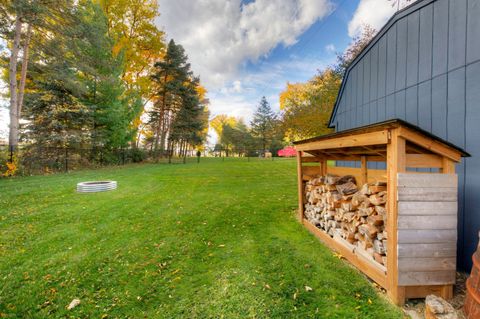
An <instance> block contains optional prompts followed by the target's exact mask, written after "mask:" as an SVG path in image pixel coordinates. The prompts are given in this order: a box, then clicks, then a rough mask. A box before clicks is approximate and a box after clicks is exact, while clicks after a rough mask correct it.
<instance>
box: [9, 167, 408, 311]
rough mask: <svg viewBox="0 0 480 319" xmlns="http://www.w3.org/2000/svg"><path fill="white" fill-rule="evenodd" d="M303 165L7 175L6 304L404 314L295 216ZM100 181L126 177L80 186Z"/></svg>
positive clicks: (17, 308)
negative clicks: (99, 187) (111, 187)
mask: <svg viewBox="0 0 480 319" xmlns="http://www.w3.org/2000/svg"><path fill="white" fill-rule="evenodd" d="M295 174H296V170H295V162H294V161H293V160H275V161H261V160H255V161H253V160H252V161H250V162H248V161H246V160H245V159H226V160H225V161H221V160H219V159H202V161H201V163H200V164H196V163H187V164H185V165H182V164H175V165H166V164H142V165H127V166H124V167H111V168H104V169H98V170H90V171H77V172H72V173H70V174H58V175H50V176H33V177H25V178H14V179H9V180H5V179H3V180H0V190H1V193H0V204H1V207H0V234H1V236H0V278H1V285H0V286H1V287H0V313H1V314H2V316H6V317H7V318H18V317H21V318H44V317H47V316H48V317H52V318H63V317H70V316H71V317H80V318H87V317H88V318H102V316H103V317H105V318H141V317H146V318H401V317H402V316H401V313H400V311H399V310H398V309H397V308H396V307H394V306H392V305H391V304H389V303H388V302H387V301H386V300H385V299H384V298H383V296H381V295H379V294H378V293H377V292H376V291H375V289H374V288H373V287H372V284H371V283H370V282H369V281H368V280H366V279H365V277H363V276H362V275H361V274H360V273H359V272H358V271H356V270H355V269H353V268H352V267H350V266H349V265H347V264H346V263H345V262H344V261H342V260H340V259H338V258H336V257H335V256H334V254H333V253H332V252H331V251H329V250H328V249H327V248H325V247H324V246H323V245H321V244H320V243H319V242H318V240H316V239H315V238H314V237H313V236H312V235H310V234H309V233H308V232H307V231H306V230H305V229H304V228H303V227H302V226H301V225H300V224H299V223H298V222H297V221H296V220H295V217H294V213H293V211H294V209H295V208H296V203H297V199H296V176H295ZM102 179H113V180H116V181H118V185H119V187H118V189H117V190H115V191H111V192H105V193H98V194H77V193H76V192H75V186H76V183H77V182H81V181H86V180H102ZM306 286H308V287H309V288H312V290H311V291H307V290H306V288H305V287H306ZM309 288H307V289H308V290H310V289H309ZM74 298H79V299H80V300H81V303H80V305H79V306H77V307H76V308H74V309H73V310H67V309H66V306H67V305H68V304H69V303H70V302H71V301H72V300H73V299H74Z"/></svg>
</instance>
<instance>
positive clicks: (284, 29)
mask: <svg viewBox="0 0 480 319" xmlns="http://www.w3.org/2000/svg"><path fill="white" fill-rule="evenodd" d="M392 1H394V0H202V1H197V0H195V1H192V0H175V1H172V0H158V3H159V8H160V16H159V18H158V19H157V21H156V23H157V25H158V27H159V28H161V29H163V30H164V31H165V33H166V40H169V39H170V38H173V39H175V41H176V42H177V43H180V44H182V45H183V46H184V48H185V50H186V52H187V54H188V56H189V60H190V62H191V64H192V69H193V71H194V72H195V73H196V74H197V75H199V76H200V78H201V82H202V84H203V85H204V86H205V87H206V89H207V90H208V98H209V100H210V106H209V108H210V111H211V117H213V116H215V115H218V114H227V115H231V116H236V117H241V118H243V119H244V120H245V121H246V122H247V123H248V122H249V121H250V119H251V117H252V114H253V112H254V111H255V108H256V106H257V104H258V102H259V100H260V98H261V97H262V96H266V97H267V100H268V101H269V102H270V104H271V105H272V108H273V109H274V110H276V111H278V110H279V102H278V98H279V93H280V92H281V91H282V90H283V89H284V88H285V86H286V83H287V82H290V83H295V82H304V81H306V80H308V79H309V78H311V77H312V76H313V75H314V74H315V73H316V72H317V70H319V69H320V70H321V69H324V68H325V67H327V66H329V65H332V64H333V63H334V62H335V59H336V55H335V53H336V52H342V51H343V50H344V49H345V48H346V47H347V46H348V44H349V43H350V42H351V39H352V37H353V36H354V35H356V34H358V33H359V32H360V31H361V28H362V26H363V24H365V23H367V24H369V25H371V26H373V27H374V28H376V29H380V28H381V27H382V26H383V25H384V23H385V22H386V21H387V20H388V18H389V17H390V16H391V15H392V14H393V13H394V12H395V8H393V7H392ZM398 1H403V2H406V1H408V0H398ZM410 1H412V0H410ZM402 5H404V4H402ZM2 84H4V83H2ZM3 86H4V85H2V87H3ZM1 89H2V88H0V90H1ZM0 102H5V100H4V101H0ZM2 104H5V103H2ZM7 127H8V111H7V110H6V109H5V108H3V109H2V108H0V137H1V136H2V135H3V136H5V135H6V132H7ZM212 139H213V141H214V140H215V137H214V136H213V137H212Z"/></svg>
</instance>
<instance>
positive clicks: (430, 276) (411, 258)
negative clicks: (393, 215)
mask: <svg viewBox="0 0 480 319" xmlns="http://www.w3.org/2000/svg"><path fill="white" fill-rule="evenodd" d="M457 184H458V179H457V175H455V174H412V173H399V174H398V197H397V199H398V284H399V285H400V286H422V285H448V284H454V283H455V272H456V256H457Z"/></svg>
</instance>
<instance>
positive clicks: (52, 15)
mask: <svg viewBox="0 0 480 319" xmlns="http://www.w3.org/2000/svg"><path fill="white" fill-rule="evenodd" d="M66 6H67V5H66V2H65V1H62V0H59V1H58V2H56V3H55V4H54V3H52V2H50V1H47V0H38V1H30V0H15V1H5V2H3V3H2V6H1V7H0V23H1V26H0V32H1V36H2V38H4V39H5V40H6V41H7V43H8V44H9V45H8V46H9V47H10V56H9V63H8V64H9V66H8V83H9V97H10V103H9V115H10V128H9V148H10V152H11V154H13V153H14V152H15V151H16V148H17V145H18V141H19V123H20V117H21V114H22V108H23V100H24V92H25V84H26V79H27V69H28V62H29V51H30V50H29V49H30V42H31V38H32V33H33V30H34V28H35V29H40V28H42V27H43V28H44V29H45V28H47V29H49V28H48V27H49V26H50V25H49V22H50V21H54V20H58V19H61V17H62V13H64V11H62V9H64V8H65V7H66ZM9 26H13V27H11V28H10V27H9ZM25 29H26V30H25ZM24 30H25V31H24ZM50 30H51V29H50ZM20 52H22V57H21V70H20V76H18V72H19V70H18V62H19V61H18V58H19V54H20Z"/></svg>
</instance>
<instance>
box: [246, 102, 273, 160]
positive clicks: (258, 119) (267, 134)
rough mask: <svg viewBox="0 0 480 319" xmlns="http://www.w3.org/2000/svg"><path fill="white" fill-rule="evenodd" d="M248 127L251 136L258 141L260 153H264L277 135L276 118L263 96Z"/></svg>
mask: <svg viewBox="0 0 480 319" xmlns="http://www.w3.org/2000/svg"><path fill="white" fill-rule="evenodd" d="M250 126H251V128H252V134H253V136H255V137H256V138H257V139H258V141H259V143H260V146H261V147H262V151H263V152H265V151H266V150H267V149H268V147H271V146H272V142H273V140H274V138H275V136H276V135H277V134H276V131H277V116H276V114H275V113H274V112H273V111H272V109H271V107H270V104H269V103H268V102H267V99H266V98H265V96H264V97H262V99H261V100H260V104H259V106H258V108H257V110H256V112H255V114H254V115H253V120H252V122H251V123H250Z"/></svg>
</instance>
